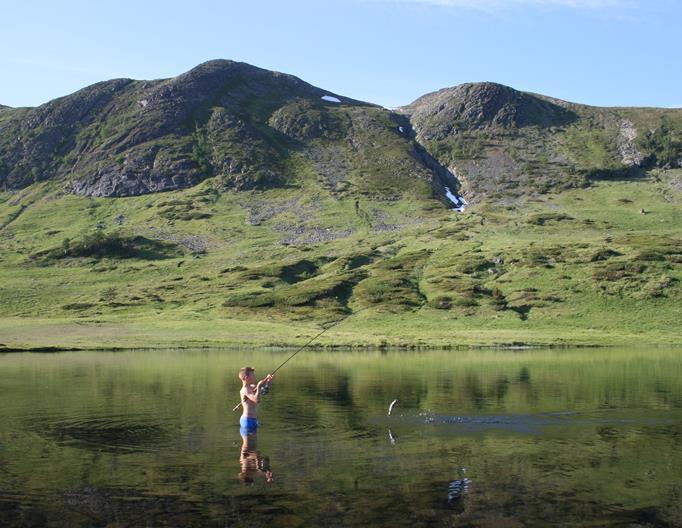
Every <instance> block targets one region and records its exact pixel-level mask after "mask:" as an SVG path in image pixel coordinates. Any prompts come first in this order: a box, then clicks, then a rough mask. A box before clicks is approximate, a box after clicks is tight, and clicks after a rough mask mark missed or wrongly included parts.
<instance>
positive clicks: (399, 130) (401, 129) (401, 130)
mask: <svg viewBox="0 0 682 528" xmlns="http://www.w3.org/2000/svg"><path fill="white" fill-rule="evenodd" d="M398 132H400V133H401V134H404V133H405V129H404V128H403V127H401V126H399V127H398Z"/></svg>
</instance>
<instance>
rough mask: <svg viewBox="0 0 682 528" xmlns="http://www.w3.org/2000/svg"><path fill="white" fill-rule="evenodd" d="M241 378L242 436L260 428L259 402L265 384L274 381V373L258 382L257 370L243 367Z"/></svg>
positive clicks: (240, 421)
mask: <svg viewBox="0 0 682 528" xmlns="http://www.w3.org/2000/svg"><path fill="white" fill-rule="evenodd" d="M239 379H240V380H242V389H241V390H240V391H239V397H240V399H241V404H242V409H243V412H242V417H241V418H240V420H239V425H240V426H241V428H240V432H241V433H242V436H244V435H247V434H251V433H255V432H256V429H257V428H258V420H257V418H258V404H259V403H260V399H261V390H262V388H263V385H267V384H268V383H270V382H271V381H272V375H271V374H268V375H267V376H265V378H263V379H262V380H260V381H259V382H257V383H256V375H255V370H254V369H253V368H252V367H242V368H240V369H239Z"/></svg>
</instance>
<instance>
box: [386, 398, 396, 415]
mask: <svg viewBox="0 0 682 528" xmlns="http://www.w3.org/2000/svg"><path fill="white" fill-rule="evenodd" d="M396 403H398V400H397V399H396V400H393V401H392V402H391V405H389V406H388V415H389V416H391V413H392V412H393V407H395V404H396Z"/></svg>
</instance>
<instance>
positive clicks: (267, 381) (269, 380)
mask: <svg viewBox="0 0 682 528" xmlns="http://www.w3.org/2000/svg"><path fill="white" fill-rule="evenodd" d="M272 378H274V376H273V375H272V374H268V375H267V376H265V380H263V381H265V383H270V382H271V381H272Z"/></svg>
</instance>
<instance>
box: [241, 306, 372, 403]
mask: <svg viewBox="0 0 682 528" xmlns="http://www.w3.org/2000/svg"><path fill="white" fill-rule="evenodd" d="M367 308H369V306H366V307H365V308H362V309H361V310H357V311H356V312H353V313H352V314H351V315H355V314H357V313H360V312H362V311H363V310H366V309H367ZM349 317H350V316H349ZM346 319H348V317H346V318H345V319H341V320H340V321H337V322H335V323H334V324H331V325H329V326H328V327H327V328H325V329H324V330H322V332H320V333H319V334H317V335H316V336H315V337H313V338H312V339H311V340H310V341H308V342H307V343H306V344H305V345H303V346H301V347H299V348H298V350H296V351H295V352H294V353H293V354H291V355H290V356H289V357H288V358H286V359H285V360H284V361H283V362H282V363H281V364H280V366H279V367H277V368H276V369H275V370H273V371H272V373H271V374H270V375H271V376H274V375H275V372H277V371H278V370H279V369H281V368H282V367H283V366H284V365H286V364H287V363H288V362H289V361H290V360H291V359H293V357H294V356H295V355H296V354H298V353H299V352H300V351H301V350H303V349H304V348H305V347H307V346H308V345H309V344H310V343H312V342H313V341H315V340H316V339H317V338H318V337H320V336H321V335H322V334H324V333H325V332H326V331H327V330H329V329H330V328H334V327H335V326H336V325H338V324H340V323H342V322H344V321H345V320H346ZM268 385H269V384H268ZM268 385H266V386H265V387H263V388H266V387H267V386H268ZM266 390H267V388H266ZM263 394H265V393H263ZM241 405H242V402H239V403H238V404H237V405H235V406H234V407H233V408H232V411H233V412H234V411H236V410H237V409H239V407H240V406H241Z"/></svg>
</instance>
